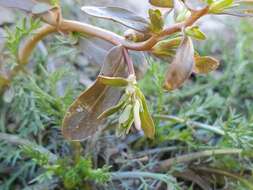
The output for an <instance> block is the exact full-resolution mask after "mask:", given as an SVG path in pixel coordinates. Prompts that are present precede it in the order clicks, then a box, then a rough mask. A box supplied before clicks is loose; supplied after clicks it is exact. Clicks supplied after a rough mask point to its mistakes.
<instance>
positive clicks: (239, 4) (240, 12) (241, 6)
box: [223, 0, 253, 17]
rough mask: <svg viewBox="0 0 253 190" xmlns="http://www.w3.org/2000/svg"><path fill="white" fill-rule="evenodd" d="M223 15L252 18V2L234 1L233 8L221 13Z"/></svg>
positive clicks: (249, 0) (245, 0) (244, 0)
mask: <svg viewBox="0 0 253 190" xmlns="http://www.w3.org/2000/svg"><path fill="white" fill-rule="evenodd" d="M223 14H228V15H234V16H239V17H252V16H253V1H251V0H242V1H235V3H234V5H233V6H231V7H230V8H228V9H225V10H224V11H223Z"/></svg>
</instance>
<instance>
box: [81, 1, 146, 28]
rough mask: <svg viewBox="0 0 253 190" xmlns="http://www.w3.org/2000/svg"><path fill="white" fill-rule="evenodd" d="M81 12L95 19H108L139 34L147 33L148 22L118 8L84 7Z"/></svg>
mask: <svg viewBox="0 0 253 190" xmlns="http://www.w3.org/2000/svg"><path fill="white" fill-rule="evenodd" d="M82 10H83V11H84V12H85V13H87V14H89V15H91V16H95V17H99V18H104V19H109V20H112V21H115V22H118V23H120V24H122V25H124V26H126V27H129V28H132V29H135V30H137V31H140V32H149V25H150V24H149V22H148V21H147V20H146V19H145V18H143V17H141V16H138V15H136V14H135V13H133V12H131V11H129V10H126V9H123V8H120V7H92V6H85V7H82Z"/></svg>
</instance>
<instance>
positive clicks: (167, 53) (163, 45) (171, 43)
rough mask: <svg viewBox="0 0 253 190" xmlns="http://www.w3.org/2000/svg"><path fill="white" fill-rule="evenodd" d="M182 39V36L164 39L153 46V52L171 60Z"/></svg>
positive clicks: (159, 56) (157, 55)
mask: <svg viewBox="0 0 253 190" xmlns="http://www.w3.org/2000/svg"><path fill="white" fill-rule="evenodd" d="M181 41H182V38H181V37H177V38H172V39H166V40H162V41H160V42H158V43H157V44H156V45H155V46H154V47H153V48H152V50H151V53H152V54H153V55H154V56H156V57H158V58H161V59H165V60H167V61H169V60H171V58H173V57H174V56H175V54H176V50H177V48H178V46H179V45H180V43H181Z"/></svg>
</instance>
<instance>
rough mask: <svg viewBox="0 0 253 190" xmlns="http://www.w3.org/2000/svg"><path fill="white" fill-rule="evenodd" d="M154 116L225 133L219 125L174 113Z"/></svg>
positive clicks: (217, 132)
mask: <svg viewBox="0 0 253 190" xmlns="http://www.w3.org/2000/svg"><path fill="white" fill-rule="evenodd" d="M154 117H155V118H158V119H161V120H169V121H174V122H177V123H181V124H185V125H186V126H193V127H198V128H201V129H205V130H208V131H211V132H213V133H216V134H218V135H221V136H224V135H225V132H224V131H223V130H222V129H220V128H219V127H216V126H211V125H207V124H204V123H200V122H196V121H191V120H186V119H182V118H179V117H176V116H172V115H154Z"/></svg>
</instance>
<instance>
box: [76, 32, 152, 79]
mask: <svg viewBox="0 0 253 190" xmlns="http://www.w3.org/2000/svg"><path fill="white" fill-rule="evenodd" d="M80 43H81V47H82V50H83V52H84V54H85V55H86V56H87V57H88V58H89V59H90V62H93V63H96V64H98V65H101V60H104V59H105V57H106V56H107V53H108V51H109V50H110V49H111V48H112V47H113V46H112V44H110V43H108V42H106V41H104V40H101V39H99V38H95V37H91V36H89V37H88V38H83V40H82V41H81V42H80ZM90 50H92V51H90ZM129 54H130V56H131V57H132V59H133V63H134V69H135V73H136V77H137V79H141V78H142V77H143V76H144V74H145V73H146V71H147V69H148V62H147V60H146V58H145V55H144V53H142V52H137V51H129Z"/></svg>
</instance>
